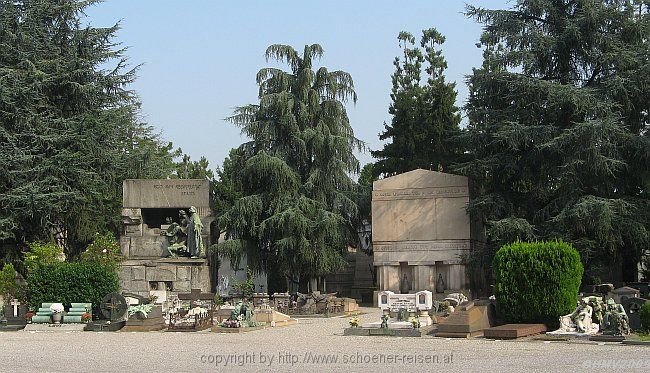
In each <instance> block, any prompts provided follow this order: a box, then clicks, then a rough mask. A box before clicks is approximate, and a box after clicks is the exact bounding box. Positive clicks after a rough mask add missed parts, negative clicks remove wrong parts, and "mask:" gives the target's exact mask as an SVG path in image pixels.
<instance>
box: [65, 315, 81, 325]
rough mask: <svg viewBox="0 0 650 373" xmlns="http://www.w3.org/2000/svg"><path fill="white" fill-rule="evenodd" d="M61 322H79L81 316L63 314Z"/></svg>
mask: <svg viewBox="0 0 650 373" xmlns="http://www.w3.org/2000/svg"><path fill="white" fill-rule="evenodd" d="M63 322H64V323H66V324H70V323H80V322H81V316H75V315H65V316H63Z"/></svg>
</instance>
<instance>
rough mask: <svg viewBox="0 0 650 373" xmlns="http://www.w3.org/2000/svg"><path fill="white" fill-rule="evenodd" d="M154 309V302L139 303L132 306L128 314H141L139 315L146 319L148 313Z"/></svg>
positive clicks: (130, 315)
mask: <svg viewBox="0 0 650 373" xmlns="http://www.w3.org/2000/svg"><path fill="white" fill-rule="evenodd" d="M152 309H153V305H152V304H138V305H135V306H130V307H129V309H128V310H127V315H128V317H129V318H131V317H132V316H134V315H136V314H139V315H137V316H141V318H142V319H146V318H147V315H148V314H149V312H151V310H152Z"/></svg>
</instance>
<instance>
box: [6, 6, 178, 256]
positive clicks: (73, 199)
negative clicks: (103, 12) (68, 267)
mask: <svg viewBox="0 0 650 373" xmlns="http://www.w3.org/2000/svg"><path fill="white" fill-rule="evenodd" d="M93 3H94V1H76V0H57V1H43V0H32V1H26V0H0V123H1V124H2V126H1V127H0V245H2V244H4V243H9V244H13V245H18V246H20V245H22V244H23V243H24V242H25V241H31V240H36V239H44V240H49V239H51V238H52V237H53V236H56V237H57V238H65V243H66V252H67V254H68V255H74V254H75V253H77V252H78V250H79V248H80V247H82V246H83V245H84V244H85V243H88V242H90V241H91V240H92V238H93V236H94V234H95V233H96V232H102V231H104V230H106V229H111V228H113V229H115V228H116V227H118V226H119V225H118V224H119V221H118V218H119V209H120V207H121V206H120V205H121V182H122V180H123V179H124V178H127V177H140V176H143V175H144V176H146V177H155V176H158V175H165V176H167V175H168V174H169V172H170V171H171V166H172V162H171V160H172V159H171V158H172V155H171V154H170V153H169V150H170V149H171V147H168V146H166V145H164V144H162V143H161V142H160V140H159V139H158V138H157V136H156V135H155V134H153V133H152V131H151V128H150V127H148V126H147V125H146V124H143V123H141V122H140V121H138V119H137V113H138V107H139V103H138V101H137V98H136V97H135V95H134V94H133V93H132V92H130V91H129V90H128V89H127V88H126V87H127V86H128V84H129V83H131V82H132V81H133V79H134V78H135V73H136V69H135V68H128V67H127V60H126V58H125V57H124V49H122V48H120V47H119V46H118V45H116V44H115V42H114V41H113V38H114V35H115V32H116V31H117V29H118V26H117V25H115V26H112V27H108V28H96V27H91V26H82V25H81V21H80V17H81V14H82V13H83V11H84V9H85V8H86V7H88V6H90V5H92V4H93ZM109 66H112V67H111V68H108V67H109Z"/></svg>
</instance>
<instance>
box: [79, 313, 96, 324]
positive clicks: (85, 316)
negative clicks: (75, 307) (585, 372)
mask: <svg viewBox="0 0 650 373" xmlns="http://www.w3.org/2000/svg"><path fill="white" fill-rule="evenodd" d="M92 319H93V315H91V314H89V313H88V312H84V313H83V314H82V315H81V322H82V323H89V322H91V321H92Z"/></svg>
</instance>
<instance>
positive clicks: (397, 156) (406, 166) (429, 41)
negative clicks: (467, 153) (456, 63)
mask: <svg viewBox="0 0 650 373" xmlns="http://www.w3.org/2000/svg"><path fill="white" fill-rule="evenodd" d="M397 39H398V40H399V42H400V46H401V47H402V48H403V49H404V56H403V57H402V58H401V59H400V58H399V57H396V58H395V60H394V62H393V65H395V72H394V73H393V75H392V82H393V88H392V92H391V99H392V101H393V103H392V104H391V106H390V108H389V110H388V112H389V113H390V114H391V115H392V116H393V119H392V122H391V124H390V125H386V124H385V125H384V126H385V130H384V132H382V133H381V134H380V135H379V139H380V140H390V142H389V143H387V144H385V145H384V148H383V149H382V150H377V151H373V152H372V155H373V157H375V158H377V162H376V164H375V166H374V167H373V169H374V174H375V175H376V176H378V175H382V174H383V175H386V176H390V175H394V174H399V173H403V172H407V171H411V170H414V169H416V168H423V169H428V170H444V169H447V168H449V166H450V165H451V164H453V163H455V162H457V161H458V159H459V157H460V154H461V153H462V152H461V151H460V149H459V148H458V147H457V146H456V145H455V144H454V143H453V141H454V139H455V138H456V136H457V135H458V134H459V132H460V128H459V123H460V114H459V113H458V108H457V107H456V106H455V101H456V91H455V86H456V85H455V84H454V83H447V82H445V76H444V71H445V69H446V68H447V62H446V61H445V58H444V57H443V56H442V51H441V50H439V49H436V46H438V45H442V44H443V43H444V42H445V38H444V36H442V35H441V34H440V33H439V32H438V31H437V30H436V29H433V28H432V29H428V30H424V31H423V32H422V37H421V40H420V47H421V48H422V49H421V48H419V47H414V46H413V45H414V44H415V38H414V37H413V35H411V34H410V33H408V32H404V31H402V32H400V34H399V36H398V38H397ZM423 64H424V65H425V68H424V74H426V75H427V77H428V78H427V80H426V81H425V82H422V74H423V72H422V66H423Z"/></svg>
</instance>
